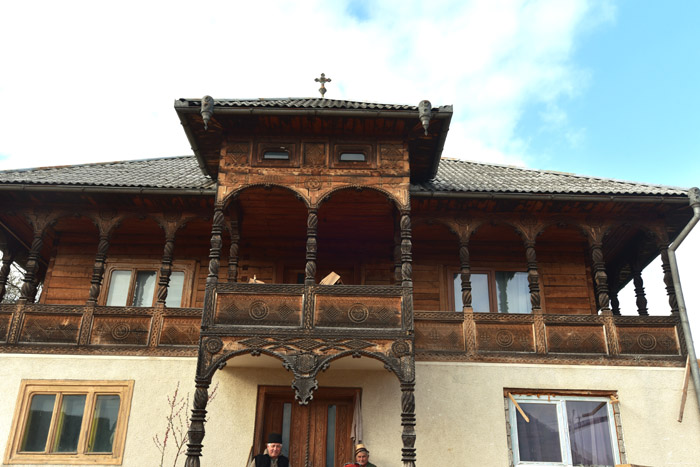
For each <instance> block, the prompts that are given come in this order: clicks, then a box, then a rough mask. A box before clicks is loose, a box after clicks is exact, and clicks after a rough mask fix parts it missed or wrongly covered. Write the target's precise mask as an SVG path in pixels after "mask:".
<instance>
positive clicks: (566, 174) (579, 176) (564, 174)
mask: <svg viewBox="0 0 700 467" xmlns="http://www.w3.org/2000/svg"><path fill="white" fill-rule="evenodd" d="M443 160H444V161H446V162H457V163H467V164H476V165H483V166H490V167H500V168H506V169H515V170H520V171H523V172H536V173H543V174H552V175H557V176H562V177H571V178H576V179H589V180H590V179H592V180H599V181H602V182H615V183H624V184H628V185H637V186H639V185H643V186H649V187H655V188H673V189H676V190H687V188H686V187H681V186H677V185H663V184H659V183H648V182H636V181H633V180H621V179H619V178H611V177H600V176H597V175H584V174H577V173H573V172H562V171H558V170H547V169H533V168H530V167H521V166H517V165H511V164H497V163H493V162H482V161H470V160H468V159H458V158H442V159H441V160H440V162H442V161H443Z"/></svg>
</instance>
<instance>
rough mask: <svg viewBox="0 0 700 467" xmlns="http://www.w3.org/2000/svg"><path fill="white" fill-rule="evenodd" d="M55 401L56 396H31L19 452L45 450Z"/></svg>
mask: <svg viewBox="0 0 700 467" xmlns="http://www.w3.org/2000/svg"><path fill="white" fill-rule="evenodd" d="M55 401H56V394H36V395H35V396H32V403H31V404H30V406H29V415H28V416H27V426H26V428H25V429H24V438H23V439H22V446H21V447H20V451H29V452H44V451H45V450H46V437H47V436H48V434H49V428H50V427H51V416H52V415H53V406H54V403H55Z"/></svg>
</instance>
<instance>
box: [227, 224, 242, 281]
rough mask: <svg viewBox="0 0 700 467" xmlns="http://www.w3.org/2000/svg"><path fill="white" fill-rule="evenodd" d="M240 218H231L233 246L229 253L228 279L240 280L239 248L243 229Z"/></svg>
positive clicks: (230, 227)
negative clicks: (241, 229)
mask: <svg viewBox="0 0 700 467" xmlns="http://www.w3.org/2000/svg"><path fill="white" fill-rule="evenodd" d="M239 222H240V221H239V220H238V218H236V219H231V221H230V222H229V230H230V231H231V248H230V249H229V253H228V281H229V282H238V249H239V247H240V241H241V231H240V225H239Z"/></svg>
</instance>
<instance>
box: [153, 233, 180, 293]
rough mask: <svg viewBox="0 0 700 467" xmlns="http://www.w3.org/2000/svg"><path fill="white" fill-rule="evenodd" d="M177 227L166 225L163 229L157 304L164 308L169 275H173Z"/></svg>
mask: <svg viewBox="0 0 700 467" xmlns="http://www.w3.org/2000/svg"><path fill="white" fill-rule="evenodd" d="M176 231H177V226H176V225H173V224H168V225H167V226H166V228H165V246H164V247H163V258H162V259H161V262H160V277H159V279H158V293H157V294H156V296H157V297H158V300H157V303H158V304H159V305H161V306H165V300H166V299H167V298H168V285H170V275H171V274H172V273H173V250H174V249H175V232H176Z"/></svg>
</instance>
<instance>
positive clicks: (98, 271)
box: [87, 229, 110, 306]
mask: <svg viewBox="0 0 700 467" xmlns="http://www.w3.org/2000/svg"><path fill="white" fill-rule="evenodd" d="M109 238H110V232H106V231H103V230H102V229H100V239H99V241H98V243H97V254H96V255H95V264H94V265H93V267H92V278H91V279H90V295H89V297H88V299H87V305H93V306H94V305H97V299H98V298H99V296H100V290H101V289H102V281H103V279H104V273H105V261H106V260H107V251H108V250H109Z"/></svg>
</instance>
